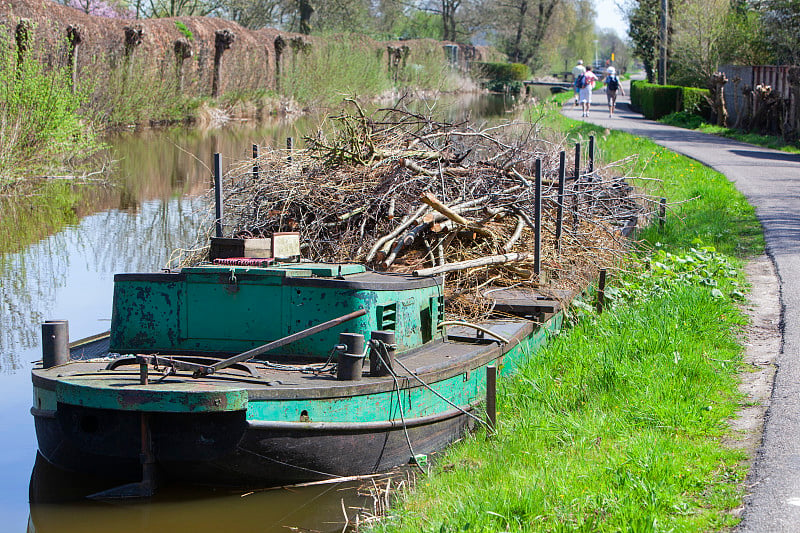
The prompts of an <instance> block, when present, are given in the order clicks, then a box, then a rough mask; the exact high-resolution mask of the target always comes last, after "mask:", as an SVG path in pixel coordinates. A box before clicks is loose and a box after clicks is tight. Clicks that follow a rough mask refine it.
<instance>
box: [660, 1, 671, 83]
mask: <svg viewBox="0 0 800 533" xmlns="http://www.w3.org/2000/svg"><path fill="white" fill-rule="evenodd" d="M668 19H669V0H661V31H660V32H659V41H660V43H659V44H660V60H659V62H658V83H660V84H661V85H666V84H667V39H668V35H667V29H668V27H669V22H668Z"/></svg>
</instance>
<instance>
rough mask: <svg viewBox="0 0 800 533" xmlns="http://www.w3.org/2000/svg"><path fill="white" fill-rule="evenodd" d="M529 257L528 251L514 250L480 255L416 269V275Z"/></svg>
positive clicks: (497, 263)
mask: <svg viewBox="0 0 800 533" xmlns="http://www.w3.org/2000/svg"><path fill="white" fill-rule="evenodd" d="M527 258H528V254H526V253H518V252H514V253H511V254H500V255H489V256H486V257H480V258H478V259H469V260H467V261H458V262H457V263H447V264H446V265H441V266H437V267H430V268H421V269H419V270H414V271H413V272H412V274H413V275H414V276H431V275H433V274H443V273H445V272H453V271H454V270H465V269H467V268H475V267H482V266H488V265H500V264H503V263H510V262H512V261H524V260H525V259H527Z"/></svg>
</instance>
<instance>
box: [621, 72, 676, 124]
mask: <svg viewBox="0 0 800 533" xmlns="http://www.w3.org/2000/svg"><path fill="white" fill-rule="evenodd" d="M680 103H681V87H678V86H677V85H657V84H655V83H647V82H645V81H635V82H633V83H632V84H631V105H633V106H634V107H635V108H637V109H640V110H641V112H642V114H644V116H645V117H646V118H649V119H651V120H658V119H659V118H661V117H663V116H665V115H669V114H670V113H674V112H675V111H679V110H680Z"/></svg>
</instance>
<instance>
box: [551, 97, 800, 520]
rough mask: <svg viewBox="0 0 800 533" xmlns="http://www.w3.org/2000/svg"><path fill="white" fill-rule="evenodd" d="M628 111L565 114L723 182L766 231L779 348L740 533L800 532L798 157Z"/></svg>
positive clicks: (598, 108)
mask: <svg viewBox="0 0 800 533" xmlns="http://www.w3.org/2000/svg"><path fill="white" fill-rule="evenodd" d="M624 88H625V89H626V94H628V91H627V88H628V87H627V84H626V86H625V87H624ZM628 104H629V99H628V98H627V97H620V98H619V99H618V102H617V106H618V108H617V111H616V112H615V116H614V118H609V115H608V108H607V106H606V96H605V93H604V92H603V91H602V90H601V91H596V92H595V94H594V95H593V98H592V106H591V110H590V111H589V117H588V118H586V119H581V112H580V110H579V109H578V108H573V107H572V106H571V105H568V106H566V107H565V108H564V111H563V112H564V114H565V115H567V116H569V117H571V118H575V119H577V120H587V121H589V122H592V123H594V124H598V125H600V126H605V127H607V128H611V129H616V130H622V131H625V132H628V133H632V134H634V135H639V136H645V137H649V138H651V139H652V140H653V141H655V142H656V143H658V144H660V145H662V146H664V147H666V148H669V149H670V150H672V151H675V152H678V153H681V154H684V155H686V156H689V157H691V158H693V159H696V160H697V161H699V162H701V163H704V164H706V165H708V166H709V167H711V168H713V169H714V170H716V171H718V172H720V173H722V174H724V175H725V176H727V177H728V179H730V180H731V181H732V182H733V183H734V184H735V185H736V188H737V189H738V190H739V191H741V192H742V193H743V194H744V195H745V196H746V197H747V200H748V201H749V202H750V204H752V205H753V206H754V207H755V209H756V214H757V216H758V219H759V220H760V221H761V224H762V226H763V228H764V235H765V238H766V244H767V254H768V255H769V257H770V258H771V259H772V261H773V263H774V265H775V270H776V272H777V274H778V277H779V282H780V293H781V308H782V316H781V319H782V320H781V326H782V327H781V335H782V342H781V346H782V347H781V350H780V353H779V354H777V357H776V362H777V366H778V368H777V373H776V377H775V383H774V387H773V391H772V398H771V399H770V403H769V407H768V409H767V417H766V420H765V423H764V434H763V438H762V442H761V446H760V447H759V449H758V452H757V455H756V458H755V463H754V466H753V469H752V471H751V473H750V476H749V477H748V481H747V495H746V497H745V509H744V513H743V515H742V523H741V525H740V526H739V531H746V532H750V531H752V532H759V533H761V532H777V531H787V532H789V531H791V532H796V531H800V360H798V355H800V156H798V155H794V154H787V153H784V152H778V151H776V150H770V149H767V148H760V147H757V146H753V145H749V144H744V143H739V142H736V141H732V140H729V139H724V138H722V137H717V136H713V135H706V134H703V133H697V132H693V131H689V130H684V129H680V128H673V127H669V126H665V125H662V124H659V123H657V122H652V121H649V120H645V119H644V118H642V116H641V115H640V114H638V113H634V112H632V111H631V110H630V108H629V106H628Z"/></svg>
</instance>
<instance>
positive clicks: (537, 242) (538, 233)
mask: <svg viewBox="0 0 800 533" xmlns="http://www.w3.org/2000/svg"><path fill="white" fill-rule="evenodd" d="M533 218H534V220H533V223H534V225H535V226H536V229H535V230H534V243H533V272H534V274H536V275H537V276H538V275H539V274H541V272H542V160H541V159H537V160H536V184H535V185H534V198H533Z"/></svg>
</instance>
